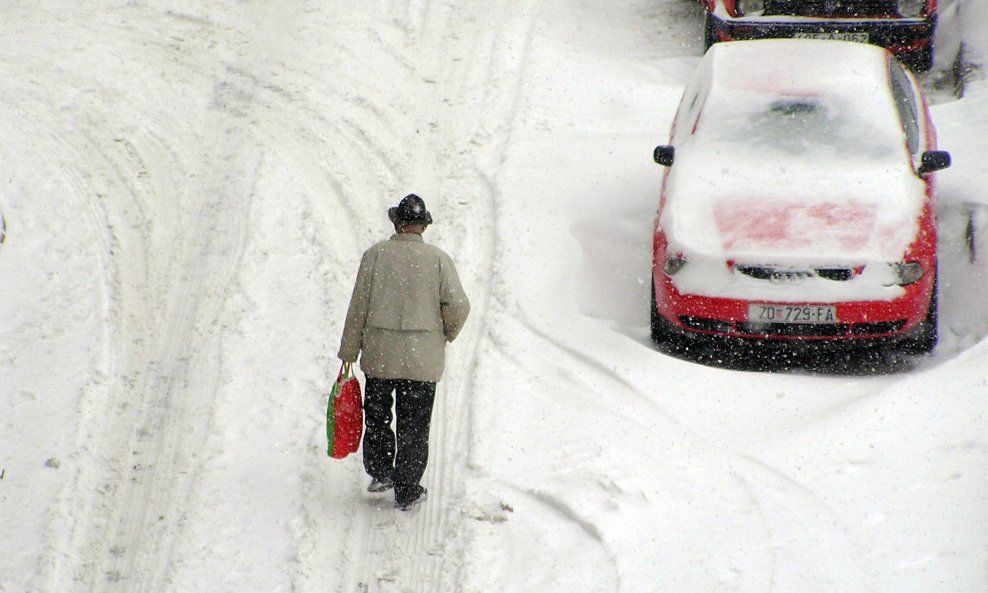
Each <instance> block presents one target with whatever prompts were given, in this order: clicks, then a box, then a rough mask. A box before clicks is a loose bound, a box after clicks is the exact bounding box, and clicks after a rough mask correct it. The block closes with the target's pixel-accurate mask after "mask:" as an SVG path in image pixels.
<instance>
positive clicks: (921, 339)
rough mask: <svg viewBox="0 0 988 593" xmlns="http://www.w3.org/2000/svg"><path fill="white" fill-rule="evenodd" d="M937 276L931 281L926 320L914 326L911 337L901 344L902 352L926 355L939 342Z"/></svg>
mask: <svg viewBox="0 0 988 593" xmlns="http://www.w3.org/2000/svg"><path fill="white" fill-rule="evenodd" d="M938 286H939V274H938V275H937V277H935V278H934V279H933V294H932V296H931V297H930V308H929V309H928V310H927V311H926V318H925V319H924V320H923V321H922V323H920V324H919V325H918V326H916V329H915V330H913V335H912V336H911V337H909V338H907V339H906V340H905V341H904V342H902V345H901V347H902V350H904V351H905V352H908V353H911V354H927V353H929V352H933V350H934V349H935V348H936V347H937V342H938V341H939V337H940V332H939V328H938V326H939V323H938V317H939V311H938V303H939V300H940V298H939V297H940V291H939V288H938Z"/></svg>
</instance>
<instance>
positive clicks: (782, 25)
mask: <svg viewBox="0 0 988 593" xmlns="http://www.w3.org/2000/svg"><path fill="white" fill-rule="evenodd" d="M936 21H937V19H936V15H934V16H931V17H928V18H896V19H892V18H887V19H815V18H803V17H798V18H797V17H793V18H792V19H791V20H790V19H785V18H779V17H741V18H723V17H722V16H719V15H718V14H716V13H712V14H711V15H710V26H711V27H712V31H711V33H712V40H713V41H715V42H716V41H738V40H750V39H770V38H785V37H795V36H796V35H797V34H818V35H832V36H833V37H834V38H853V37H855V35H859V34H866V35H868V42H869V43H872V44H874V45H878V46H881V47H884V48H886V49H888V50H889V51H890V52H891V53H893V54H895V55H896V56H897V57H898V58H899V59H900V60H901V61H902V62H903V63H904V64H906V65H907V66H908V67H909V68H911V69H912V70H915V71H926V70H929V69H930V68H931V66H932V58H933V51H932V49H933V32H934V29H935V28H936Z"/></svg>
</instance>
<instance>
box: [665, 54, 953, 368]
mask: <svg viewBox="0 0 988 593" xmlns="http://www.w3.org/2000/svg"><path fill="white" fill-rule="evenodd" d="M654 158H655V161H656V162H658V163H659V164H661V165H664V166H666V167H668V168H667V169H666V170H665V175H664V177H663V182H662V194H661V199H660V203H659V209H658V214H657V216H656V221H655V231H654V238H653V264H652V266H653V269H652V305H651V330H652V338H653V340H655V341H656V342H664V341H667V340H670V339H679V338H681V337H682V336H683V335H684V334H686V335H688V334H706V335H710V336H723V337H733V338H746V339H753V340H761V341H842V342H849V343H850V342H857V343H861V342H874V341H878V340H880V341H883V342H885V341H895V342H897V343H898V344H899V345H900V346H902V347H903V348H904V349H908V350H911V351H930V350H932V349H933V348H934V347H935V346H936V342H937V280H936V279H937V226H936V184H935V174H934V171H936V170H939V169H943V168H945V167H948V166H949V165H950V155H949V154H948V153H946V152H943V151H938V150H937V146H936V132H935V130H934V127H933V122H932V120H931V119H930V114H929V110H928V108H927V104H926V101H925V99H924V97H923V91H922V88H921V87H920V85H919V84H918V83H917V81H916V79H915V77H914V76H913V75H912V74H911V73H910V72H909V71H908V70H906V69H905V68H903V67H902V65H901V64H900V63H899V61H898V60H895V59H893V58H892V56H891V54H889V52H887V51H886V50H884V49H882V48H879V47H876V46H873V45H867V44H861V43H851V42H845V41H823V40H806V39H769V40H760V41H739V42H735V43H724V44H717V45H715V46H714V47H713V48H711V50H710V51H709V52H707V54H706V56H705V57H704V58H703V59H702V60H701V62H700V65H699V67H698V69H697V71H696V72H695V73H694V75H693V77H692V78H691V80H690V82H689V84H688V85H687V86H686V89H685V92H684V94H683V97H682V101H681V103H680V105H679V109H678V111H677V114H676V118H675V120H674V122H673V124H672V131H671V138H670V143H669V144H668V145H663V146H659V147H657V148H656V149H655V154H654Z"/></svg>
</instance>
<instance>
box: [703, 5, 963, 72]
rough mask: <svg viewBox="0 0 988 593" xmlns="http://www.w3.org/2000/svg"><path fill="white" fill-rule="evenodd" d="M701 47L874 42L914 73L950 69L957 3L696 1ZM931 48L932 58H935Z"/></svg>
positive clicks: (954, 52) (956, 44)
mask: <svg viewBox="0 0 988 593" xmlns="http://www.w3.org/2000/svg"><path fill="white" fill-rule="evenodd" d="M699 2H700V4H701V5H703V7H704V8H705V9H706V11H707V15H706V25H705V37H704V40H705V47H706V48H709V47H710V46H711V45H713V44H714V43H717V42H719V41H733V40H743V39H764V38H768V37H802V38H817V39H840V40H845V41H859V42H865V43H873V44H875V45H879V46H881V47H884V48H886V49H888V50H889V51H891V52H892V53H893V54H895V55H896V56H897V57H898V58H899V59H901V60H902V61H903V63H905V64H906V65H908V66H909V67H910V68H912V69H913V70H915V71H917V72H921V71H926V70H930V69H931V68H934V67H936V68H938V69H942V70H946V69H948V68H950V67H951V66H952V65H953V64H954V61H955V59H956V58H957V56H958V55H959V52H960V36H959V34H958V21H957V10H958V4H957V0H699ZM934 50H936V55H934Z"/></svg>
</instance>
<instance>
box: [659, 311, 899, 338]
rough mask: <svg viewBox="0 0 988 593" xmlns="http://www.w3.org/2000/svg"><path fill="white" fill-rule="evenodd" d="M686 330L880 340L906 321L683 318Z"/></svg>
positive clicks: (781, 336) (749, 335)
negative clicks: (765, 321) (765, 320)
mask: <svg viewBox="0 0 988 593" xmlns="http://www.w3.org/2000/svg"><path fill="white" fill-rule="evenodd" d="M679 321H680V323H682V324H683V325H684V326H686V328H688V329H692V330H696V331H700V332H705V333H713V334H730V335H736V336H746V337H778V338H785V337H791V338H838V337H841V336H854V337H862V336H883V335H888V334H894V333H896V332H899V331H901V330H902V328H903V327H904V326H905V325H906V320H905V319H898V320H895V321H880V322H876V323H750V322H747V321H737V322H731V321H725V320H722V319H708V318H705V317H692V316H687V315H683V316H681V317H680V318H679Z"/></svg>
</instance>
